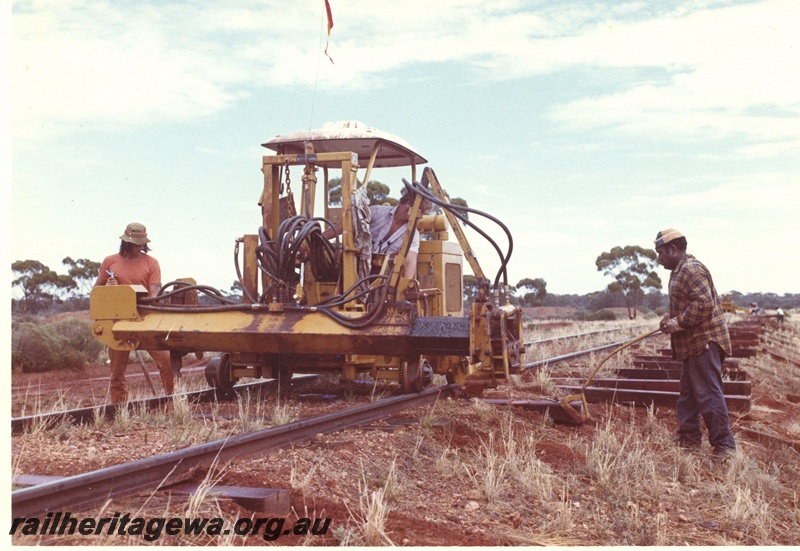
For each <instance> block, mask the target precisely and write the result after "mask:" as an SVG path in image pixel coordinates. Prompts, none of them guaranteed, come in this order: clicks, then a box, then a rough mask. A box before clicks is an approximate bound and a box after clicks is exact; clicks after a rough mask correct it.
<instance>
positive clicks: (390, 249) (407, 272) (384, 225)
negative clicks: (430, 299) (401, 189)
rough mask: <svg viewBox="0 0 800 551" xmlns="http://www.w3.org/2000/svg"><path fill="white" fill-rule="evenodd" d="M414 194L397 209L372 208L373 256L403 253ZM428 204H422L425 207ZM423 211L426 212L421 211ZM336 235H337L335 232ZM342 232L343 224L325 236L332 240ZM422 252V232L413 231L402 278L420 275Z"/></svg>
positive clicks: (403, 198)
mask: <svg viewBox="0 0 800 551" xmlns="http://www.w3.org/2000/svg"><path fill="white" fill-rule="evenodd" d="M414 195H415V194H414V193H412V192H409V193H406V194H405V195H403V196H402V197H401V198H400V201H398V203H397V205H395V206H393V207H392V206H388V205H370V207H369V212H370V222H369V231H370V233H371V234H372V254H373V255H376V254H379V255H387V254H388V255H393V254H397V253H398V252H399V251H400V246H401V245H402V244H403V236H404V235H405V230H406V227H407V226H408V215H409V211H410V210H411V205H412V203H413V199H414ZM424 206H425V204H424V203H423V207H424ZM421 210H423V212H424V209H421ZM334 232H335V233H334ZM341 232H342V224H341V222H340V223H338V224H336V226H335V227H333V228H330V227H329V228H328V229H326V230H325V231H324V232H323V233H322V237H324V238H325V239H331V238H332V237H334V236H335V235H339V234H340V233H341ZM418 253H419V231H418V230H417V229H416V228H415V229H414V237H413V239H412V240H411V246H410V247H409V250H408V255H407V256H406V259H405V262H404V263H403V269H402V271H401V273H400V276H401V277H404V278H408V279H413V278H414V277H416V272H417V254H418Z"/></svg>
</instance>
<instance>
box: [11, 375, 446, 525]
mask: <svg viewBox="0 0 800 551" xmlns="http://www.w3.org/2000/svg"><path fill="white" fill-rule="evenodd" d="M455 389H456V385H445V386H442V387H435V388H430V389H427V390H424V391H422V392H420V393H418V394H410V395H402V396H395V397H392V398H386V399H384V400H380V401H377V402H373V403H370V404H364V405H361V406H356V407H353V408H348V409H345V410H342V411H338V412H334V413H329V414H326V415H321V416H319V417H313V418H310V419H303V420H301V421H296V422H294V423H290V424H288V425H282V426H280V427H276V428H270V429H265V430H262V431H258V432H252V433H248V434H242V435H238V436H233V437H230V438H226V439H224V440H217V441H214V442H208V443H206V444H201V445H199V446H194V447H192V448H187V449H184V450H179V451H175V452H171V453H167V454H163V455H158V456H155V457H149V458H145V459H140V460H137V461H133V462H130V463H124V464H121V465H115V466H112V467H106V468H103V469H100V470H97V471H92V472H88V473H83V474H79V475H75V476H71V477H68V478H64V479H61V480H57V481H54V482H48V483H45V484H40V485H37V486H33V487H30V488H24V489H20V490H16V491H14V492H12V494H11V510H12V517H13V518H21V517H25V518H30V517H36V516H43V515H45V514H46V513H48V512H55V511H80V510H83V509H86V508H88V507H91V506H93V505H97V504H100V503H102V502H104V501H106V500H108V499H110V498H119V497H123V496H127V495H131V494H136V493H139V492H142V491H145V490H154V489H157V488H159V487H161V486H164V485H167V484H170V483H172V482H173V481H178V480H179V478H180V477H181V476H185V475H187V474H189V473H191V472H192V470H193V469H195V468H197V467H206V466H209V465H212V464H213V463H214V462H229V461H232V460H234V459H237V458H239V457H243V456H247V455H253V454H256V453H262V454H266V453H269V452H271V451H273V450H276V449H279V448H281V447H284V446H286V445H288V444H292V443H295V442H301V441H304V440H308V439H311V438H313V437H314V436H316V435H317V434H324V433H328V432H334V431H337V430H341V429H345V428H349V427H353V426H357V425H363V424H367V423H371V422H373V421H376V420H378V419H381V418H383V417H386V416H388V415H393V414H395V413H397V412H398V411H402V410H404V409H409V408H412V407H417V406H422V405H427V404H430V403H433V402H435V401H437V400H438V399H439V397H440V396H441V395H442V393H449V392H452V391H454V390H455Z"/></svg>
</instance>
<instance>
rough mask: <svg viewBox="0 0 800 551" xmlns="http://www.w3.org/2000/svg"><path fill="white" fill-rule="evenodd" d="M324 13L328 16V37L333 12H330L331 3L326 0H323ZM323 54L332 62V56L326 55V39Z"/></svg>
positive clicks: (331, 26) (331, 25)
mask: <svg viewBox="0 0 800 551" xmlns="http://www.w3.org/2000/svg"><path fill="white" fill-rule="evenodd" d="M325 13H326V14H327V16H328V38H330V36H331V29H332V28H333V13H331V5H330V3H329V2H328V0H325ZM325 55H327V56H328V59H330V60H331V63H333V58H331V56H329V55H328V41H327V40H326V41H325Z"/></svg>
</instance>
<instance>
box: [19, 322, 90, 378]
mask: <svg viewBox="0 0 800 551" xmlns="http://www.w3.org/2000/svg"><path fill="white" fill-rule="evenodd" d="M102 350H103V345H102V344H101V343H100V342H99V341H97V340H96V339H94V338H93V337H92V335H91V323H89V322H87V321H84V320H77V319H73V320H64V321H60V322H57V323H51V324H47V325H44V326H39V325H36V324H35V323H30V322H23V323H20V324H18V325H16V327H14V328H13V330H12V335H11V367H12V369H14V370H15V371H18V372H21V373H39V372H43V371H50V370H53V369H82V368H84V367H85V366H86V364H87V363H88V362H91V361H94V360H96V359H97V357H98V356H99V354H100V352H102Z"/></svg>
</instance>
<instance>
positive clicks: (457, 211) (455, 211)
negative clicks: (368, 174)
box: [403, 169, 514, 289]
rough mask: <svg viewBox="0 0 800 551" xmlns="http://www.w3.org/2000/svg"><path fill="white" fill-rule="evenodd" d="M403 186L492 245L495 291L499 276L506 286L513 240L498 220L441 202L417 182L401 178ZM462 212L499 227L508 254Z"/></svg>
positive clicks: (478, 212) (468, 208)
mask: <svg viewBox="0 0 800 551" xmlns="http://www.w3.org/2000/svg"><path fill="white" fill-rule="evenodd" d="M426 170H430V169H426ZM403 184H404V185H405V186H406V189H407V190H408V191H409V192H412V191H413V192H415V193H419V194H420V195H422V197H423V198H425V199H427V200H428V201H430V202H431V203H433V204H435V205H438V206H440V207H441V208H443V209H445V210H447V211H449V212H450V213H451V214H452V215H453V216H455V217H456V218H458V220H460V221H461V223H462V224H464V225H466V226H469V227H470V228H472V229H474V230H475V231H476V232H478V233H479V234H480V235H481V236H483V237H484V238H485V239H486V240H487V241H488V242H489V243H490V244H491V245H492V247H494V250H495V251H497V254H498V256H499V257H500V269H499V270H498V271H497V276H495V279H494V288H495V289H497V285H498V283H499V281H500V277H501V276H502V278H503V285H504V286H508V271H507V266H508V261H509V260H510V259H511V252H512V251H513V249H514V240H513V238H512V237H511V232H510V231H509V229H508V227H507V226H506V225H505V224H503V223H502V222H501V221H500V220H498V219H497V218H495V217H494V216H492V215H491V214H488V213H485V212H483V211H480V210H478V209H473V208H470V207H464V206H461V205H454V204H452V203H447V202H445V201H442V200H441V199H439V198H438V197H436V196H435V195H434V194H433V193H431V192H430V191H428V189H427V188H425V187H424V186H422V185H421V184H420V183H419V182H414V183H413V184H411V183H409V182H408V180H406V179H405V178H403ZM462 212H471V213H473V214H477V215H479V216H483V217H484V218H488V219H489V220H491V221H492V222H494V223H495V224H497V225H498V226H500V228H501V229H502V230H503V231H504V232H505V234H506V237H507V238H508V252H506V254H505V255H503V252H502V251H501V250H500V247H499V246H498V245H497V243H496V242H495V241H494V240H493V239H492V238H491V237H489V235H488V234H487V233H486V232H484V231H483V230H482V229H480V228H479V227H478V226H477V225H476V224H475V223H474V222H472V221H470V220H469V219H468V218H467V217H466V216H464V215H463V214H461V213H462Z"/></svg>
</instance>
